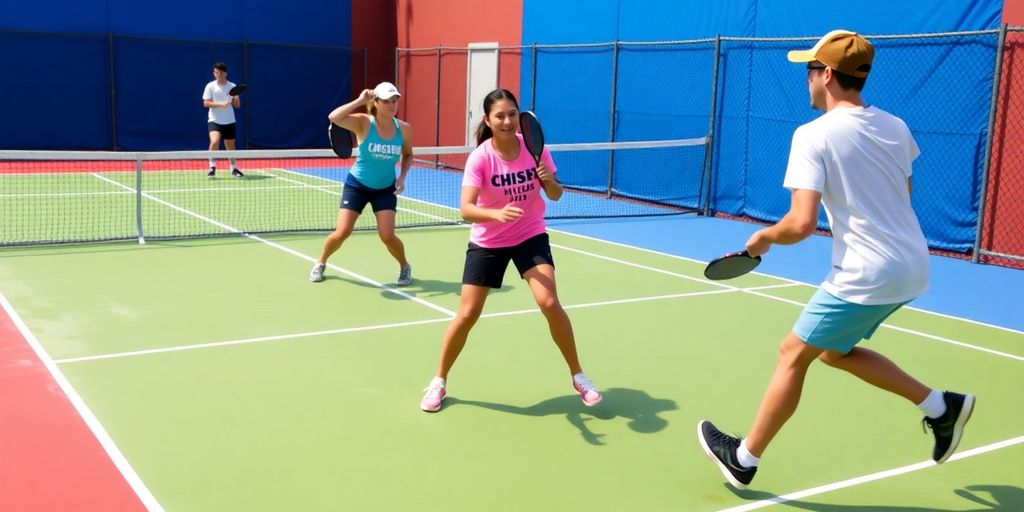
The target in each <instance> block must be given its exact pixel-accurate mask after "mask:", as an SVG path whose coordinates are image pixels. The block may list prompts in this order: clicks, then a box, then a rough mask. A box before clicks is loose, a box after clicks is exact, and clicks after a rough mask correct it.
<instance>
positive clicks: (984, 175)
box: [971, 23, 1006, 263]
mask: <svg viewBox="0 0 1024 512" xmlns="http://www.w3.org/2000/svg"><path fill="white" fill-rule="evenodd" d="M1005 47H1006V24H1005V23H1004V24H1003V25H1002V26H1000V27H999V38H998V43H996V58H995V64H994V66H993V69H994V71H993V73H992V101H991V104H990V105H989V111H988V137H987V139H988V140H987V141H986V142H987V144H985V160H984V161H983V162H982V164H981V192H980V195H979V196H978V223H977V224H976V225H975V228H974V248H973V249H972V250H971V262H972V263H978V262H979V261H981V254H980V253H981V233H982V230H984V229H985V196H986V195H988V178H989V166H990V165H991V162H992V145H993V144H994V143H995V142H994V140H995V136H994V135H995V134H994V133H992V132H993V131H994V130H995V125H996V111H997V109H998V108H999V85H1000V82H1001V81H1002V73H1003V51H1004V49H1005Z"/></svg>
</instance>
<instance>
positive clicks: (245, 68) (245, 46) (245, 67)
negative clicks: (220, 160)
mask: <svg viewBox="0 0 1024 512" xmlns="http://www.w3.org/2000/svg"><path fill="white" fill-rule="evenodd" d="M242 83H243V84H247V83H249V41H242ZM250 98H252V96H249V98H246V99H245V103H246V107H245V115H244V117H243V120H242V122H243V123H245V140H244V142H245V149H249V106H248V103H249V99H250Z"/></svg>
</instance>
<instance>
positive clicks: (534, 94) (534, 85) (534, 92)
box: [530, 43, 537, 111]
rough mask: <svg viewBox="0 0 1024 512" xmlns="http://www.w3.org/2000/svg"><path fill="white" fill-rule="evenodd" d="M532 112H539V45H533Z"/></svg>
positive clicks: (531, 76)
mask: <svg viewBox="0 0 1024 512" xmlns="http://www.w3.org/2000/svg"><path fill="white" fill-rule="evenodd" d="M530 67H531V68H532V69H530V110H534V111H535V110H537V43H533V62H532V63H531V66H530Z"/></svg>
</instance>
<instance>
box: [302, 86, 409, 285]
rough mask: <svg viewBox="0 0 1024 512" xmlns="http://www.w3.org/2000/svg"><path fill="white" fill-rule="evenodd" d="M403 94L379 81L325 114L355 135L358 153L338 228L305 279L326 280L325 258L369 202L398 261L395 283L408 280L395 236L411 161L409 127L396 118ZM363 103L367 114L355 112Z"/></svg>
mask: <svg viewBox="0 0 1024 512" xmlns="http://www.w3.org/2000/svg"><path fill="white" fill-rule="evenodd" d="M401 97H402V95H401V94H399V92H398V88H396V87H395V86H394V85H392V84H390V83H388V82H381V83H380V84H377V87H375V88H373V89H372V90H371V89H366V90H364V91H363V92H362V93H361V94H360V95H359V97H358V98H356V99H354V100H352V101H350V102H348V103H346V104H344V105H342V106H340V107H338V108H336V109H334V111H332V112H331V113H330V115H329V116H327V117H328V119H330V121H331V122H332V123H334V124H336V125H338V126H340V127H342V128H345V129H346V130H348V131H350V132H352V133H354V134H355V135H356V140H357V141H358V142H359V155H358V156H357V157H356V162H355V165H353V166H352V169H351V170H350V171H349V173H348V176H347V177H346V178H345V186H344V188H343V189H342V196H341V206H340V208H339V210H338V221H337V227H336V228H335V229H334V231H333V232H332V233H331V234H329V235H327V238H326V239H325V240H324V248H323V252H321V253H320V258H319V259H317V261H316V264H314V265H313V269H312V270H311V271H310V272H309V280H310V281H312V282H314V283H318V282H320V281H323V280H324V270H325V269H326V267H327V259H328V258H330V257H331V255H332V254H334V253H335V252H337V251H338V249H340V248H341V244H342V243H343V242H344V241H345V239H347V238H348V237H349V235H351V234H352V229H353V228H354V227H355V224H356V220H358V219H359V215H360V214H362V212H363V209H364V208H366V204H367V203H370V204H371V205H373V214H374V216H376V218H377V234H378V235H380V240H381V241H382V242H384V246H385V247H387V249H388V252H389V253H391V256H392V257H394V258H395V260H396V261H398V279H397V280H396V281H395V283H396V284H398V285H400V286H405V285H408V284H411V283H412V266H411V265H410V264H409V261H408V260H407V259H406V257H405V244H403V243H402V240H401V239H400V238H398V236H397V235H395V212H396V211H397V209H398V194H400V193H402V191H403V190H405V177H406V175H408V174H409V167H411V166H412V137H413V134H412V126H411V125H410V124H409V123H407V122H405V121H401V120H399V119H398V118H397V117H395V115H396V114H397V113H398V100H399V98H401ZM364 106H365V107H366V111H367V113H365V114H364V113H361V112H356V110H357V109H359V108H360V107H364ZM399 162H401V170H400V171H399V174H398V177H397V178H396V177H395V165H396V164H398V163H399Z"/></svg>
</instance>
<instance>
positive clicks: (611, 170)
mask: <svg viewBox="0 0 1024 512" xmlns="http://www.w3.org/2000/svg"><path fill="white" fill-rule="evenodd" d="M618 82H619V41H618V40H616V41H615V42H613V43H612V95H611V96H612V97H611V105H610V108H609V113H608V142H615V109H616V101H615V100H616V95H617V94H618V90H617V89H618V88H617V86H618ZM614 181H615V151H614V150H612V151H609V152H608V188H607V189H606V191H605V197H608V198H611V197H612V195H613V194H614Z"/></svg>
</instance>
